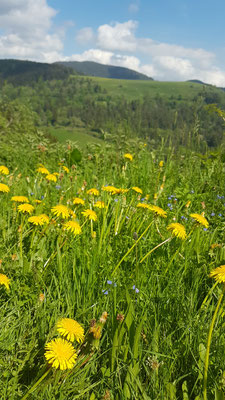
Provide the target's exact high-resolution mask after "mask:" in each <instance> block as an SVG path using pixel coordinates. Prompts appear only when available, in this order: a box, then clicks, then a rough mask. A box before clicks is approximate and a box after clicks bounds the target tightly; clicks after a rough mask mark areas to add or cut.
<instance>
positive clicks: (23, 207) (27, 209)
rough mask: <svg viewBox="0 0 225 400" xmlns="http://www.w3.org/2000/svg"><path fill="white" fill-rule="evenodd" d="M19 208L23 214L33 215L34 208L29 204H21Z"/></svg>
mask: <svg viewBox="0 0 225 400" xmlns="http://www.w3.org/2000/svg"><path fill="white" fill-rule="evenodd" d="M17 208H18V211H19V212H22V213H28V214H31V213H32V212H33V211H34V207H33V206H32V205H31V204H28V203H23V204H20V205H19V206H18V207H17Z"/></svg>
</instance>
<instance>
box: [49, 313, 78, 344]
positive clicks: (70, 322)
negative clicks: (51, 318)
mask: <svg viewBox="0 0 225 400" xmlns="http://www.w3.org/2000/svg"><path fill="white" fill-rule="evenodd" d="M56 327H57V331H58V332H59V333H60V335H62V336H64V337H65V338H66V339H67V340H69V341H70V342H74V340H76V341H77V342H78V343H81V342H83V340H84V329H83V328H82V326H81V325H80V324H79V323H78V322H77V321H75V320H74V319H71V318H62V319H61V320H60V321H59V322H58V323H57V325H56Z"/></svg>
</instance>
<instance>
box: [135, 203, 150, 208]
mask: <svg viewBox="0 0 225 400" xmlns="http://www.w3.org/2000/svg"><path fill="white" fill-rule="evenodd" d="M137 207H138V208H149V205H148V204H147V203H138V204H137Z"/></svg>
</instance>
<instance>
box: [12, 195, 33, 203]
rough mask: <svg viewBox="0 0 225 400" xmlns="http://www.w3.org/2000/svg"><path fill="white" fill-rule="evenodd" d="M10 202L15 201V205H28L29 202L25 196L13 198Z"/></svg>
mask: <svg viewBox="0 0 225 400" xmlns="http://www.w3.org/2000/svg"><path fill="white" fill-rule="evenodd" d="M11 201H15V202H16V203H28V202H29V200H28V198H27V197H26V196H13V197H12V198H11Z"/></svg>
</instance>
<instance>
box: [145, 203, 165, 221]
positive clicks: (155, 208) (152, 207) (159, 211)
mask: <svg viewBox="0 0 225 400" xmlns="http://www.w3.org/2000/svg"><path fill="white" fill-rule="evenodd" d="M148 208H149V210H151V211H153V212H154V213H155V214H157V215H158V216H159V217H163V218H166V217H167V213H166V211H164V210H163V209H162V208H160V207H158V206H155V205H152V204H149V206H148Z"/></svg>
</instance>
